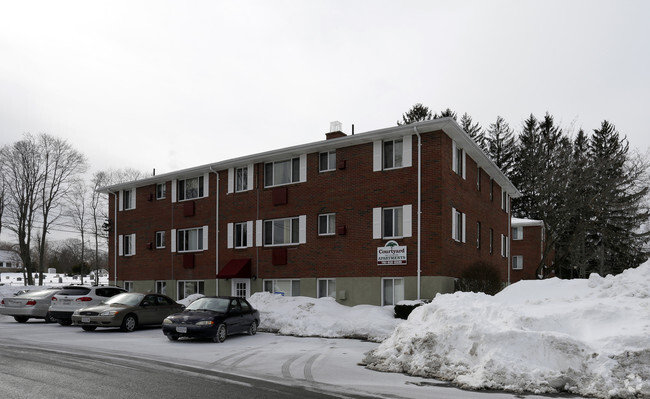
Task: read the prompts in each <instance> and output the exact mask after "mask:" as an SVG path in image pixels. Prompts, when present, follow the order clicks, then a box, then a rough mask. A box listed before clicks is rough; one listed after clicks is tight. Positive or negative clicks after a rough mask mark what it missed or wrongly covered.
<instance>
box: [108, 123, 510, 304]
mask: <svg viewBox="0 0 650 399" xmlns="http://www.w3.org/2000/svg"><path fill="white" fill-rule="evenodd" d="M330 130H331V132H329V133H327V134H326V140H322V141H318V142H314V143H308V144H304V145H298V146H294V147H289V148H282V149H278V150H274V151H269V152H264V153H260V154H254V155H250V156H244V157H241V158H236V159H230V160H226V161H221V162H216V163H213V164H208V165H203V166H198V167H194V168H189V169H184V170H179V171H176V172H172V173H167V174H163V175H157V176H153V177H149V178H145V179H142V180H138V181H134V182H129V183H124V184H117V185H113V186H110V187H105V188H103V189H102V190H101V191H103V192H105V193H108V194H109V204H110V209H109V212H110V215H111V220H110V225H111V229H110V237H109V270H110V273H111V281H115V282H116V283H117V284H120V285H124V286H126V287H127V288H130V289H133V290H136V291H149V290H151V291H157V292H165V293H166V294H168V295H170V296H172V297H175V298H177V299H181V298H184V297H186V296H188V295H190V294H192V293H195V292H200V293H204V294H206V295H215V294H218V295H246V296H248V295H251V294H252V293H255V292H260V291H270V292H276V293H282V294H284V295H303V296H312V297H321V296H332V297H335V298H336V300H337V301H339V302H340V303H342V304H346V305H356V304H375V305H383V304H394V303H396V302H397V301H399V300H402V299H417V298H432V297H433V296H435V295H436V294H437V293H439V292H453V289H454V281H455V278H458V277H460V275H461V273H462V272H463V270H464V269H465V268H466V267H467V266H469V265H471V264H472V263H474V262H476V261H487V262H488V263H490V264H492V265H494V267H496V268H498V270H499V271H500V272H501V276H502V281H503V282H504V283H506V282H508V278H509V276H510V273H509V267H510V266H509V257H508V248H509V231H510V215H509V206H510V198H511V197H516V196H519V195H520V193H519V192H518V191H517V189H516V188H515V187H514V186H513V185H512V183H511V182H510V181H509V180H508V179H507V178H506V177H505V175H504V174H503V173H502V172H501V171H500V170H499V169H498V168H497V167H496V166H495V165H494V163H493V162H492V161H491V160H490V159H489V158H488V157H487V156H486V155H485V154H484V153H483V152H482V151H481V149H480V148H479V147H478V146H477V145H476V144H475V143H474V142H473V141H472V139H471V138H470V137H469V136H468V135H467V134H466V133H465V132H464V131H463V130H462V128H461V127H460V126H459V125H458V124H457V123H456V122H455V121H454V120H453V119H451V118H442V119H435V120H432V121H425V122H420V123H416V124H412V125H406V126H394V127H389V128H386V129H380V130H375V131H370V132H365V133H360V134H352V135H346V134H345V133H342V132H341V129H340V124H336V123H333V124H332V126H331V127H330Z"/></svg>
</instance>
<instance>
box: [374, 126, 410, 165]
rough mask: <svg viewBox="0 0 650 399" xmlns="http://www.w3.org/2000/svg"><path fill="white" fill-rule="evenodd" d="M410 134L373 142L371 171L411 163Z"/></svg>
mask: <svg viewBox="0 0 650 399" xmlns="http://www.w3.org/2000/svg"><path fill="white" fill-rule="evenodd" d="M412 158H413V149H412V136H411V135H407V136H403V137H399V138H395V139H390V140H383V141H382V140H377V141H375V142H373V167H372V169H373V171H375V172H377V171H381V170H390V169H397V168H405V167H409V166H411V165H412V162H413V160H412Z"/></svg>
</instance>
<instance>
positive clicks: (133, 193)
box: [131, 188, 135, 209]
mask: <svg viewBox="0 0 650 399" xmlns="http://www.w3.org/2000/svg"><path fill="white" fill-rule="evenodd" d="M131 209H135V188H133V189H131Z"/></svg>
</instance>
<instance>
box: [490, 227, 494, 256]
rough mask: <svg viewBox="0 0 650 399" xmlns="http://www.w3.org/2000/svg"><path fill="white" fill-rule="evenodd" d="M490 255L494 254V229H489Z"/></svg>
mask: <svg viewBox="0 0 650 399" xmlns="http://www.w3.org/2000/svg"><path fill="white" fill-rule="evenodd" d="M490 253H491V254H492V253H494V229H492V228H491V227H490Z"/></svg>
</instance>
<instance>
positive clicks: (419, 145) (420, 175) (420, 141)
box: [413, 126, 422, 299]
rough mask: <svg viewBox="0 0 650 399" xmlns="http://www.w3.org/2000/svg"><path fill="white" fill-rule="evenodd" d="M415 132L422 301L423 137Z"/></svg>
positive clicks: (416, 129) (414, 127)
mask: <svg viewBox="0 0 650 399" xmlns="http://www.w3.org/2000/svg"><path fill="white" fill-rule="evenodd" d="M413 131H414V132H415V134H416V136H418V233H417V234H418V252H417V253H418V255H417V256H418V261H417V262H418V282H417V285H418V297H417V299H420V297H421V294H420V292H421V285H422V281H421V275H422V263H421V248H422V245H421V237H422V234H421V233H422V223H421V222H422V137H420V133H419V132H418V128H417V126H413Z"/></svg>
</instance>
